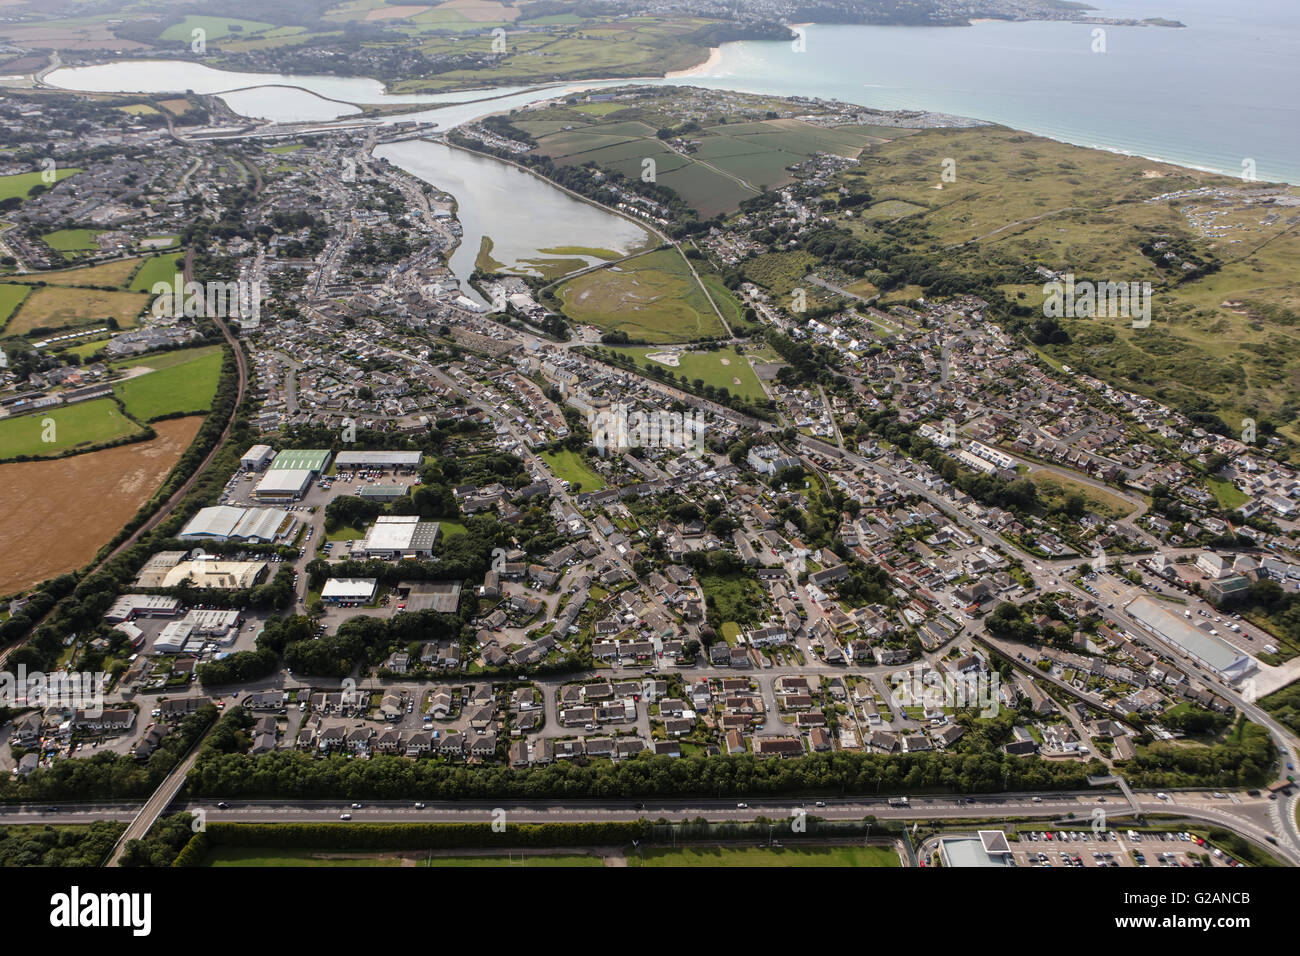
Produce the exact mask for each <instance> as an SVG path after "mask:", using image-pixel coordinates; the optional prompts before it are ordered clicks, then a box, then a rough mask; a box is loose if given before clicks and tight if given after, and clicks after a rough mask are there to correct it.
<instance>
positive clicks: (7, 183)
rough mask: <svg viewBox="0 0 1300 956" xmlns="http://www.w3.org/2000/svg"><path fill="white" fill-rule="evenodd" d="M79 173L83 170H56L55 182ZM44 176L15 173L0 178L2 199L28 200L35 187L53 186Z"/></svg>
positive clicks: (40, 174)
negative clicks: (29, 193) (28, 194)
mask: <svg viewBox="0 0 1300 956" xmlns="http://www.w3.org/2000/svg"><path fill="white" fill-rule="evenodd" d="M79 172H81V170H80V169H77V168H76V167H74V166H69V167H68V168H67V169H56V170H55V171H54V182H56V183H57V182H59V181H61V180H64V179H67V178H68V177H69V176H75V175H76V174H77V173H79ZM44 175H45V174H44V173H43V172H42V173H13V174H11V175H9V176H0V199H11V198H13V197H15V196H16V197H18V198H20V199H26V198H27V193H28V192H29V191H30V190H31V188H32V187H33V186H48V185H51V184H50V183H46V182H45V180H44V179H42V178H41V177H42V176H44Z"/></svg>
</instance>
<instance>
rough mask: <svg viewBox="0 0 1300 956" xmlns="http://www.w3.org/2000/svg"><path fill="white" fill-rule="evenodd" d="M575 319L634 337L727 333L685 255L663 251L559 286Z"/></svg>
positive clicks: (652, 338)
mask: <svg viewBox="0 0 1300 956" xmlns="http://www.w3.org/2000/svg"><path fill="white" fill-rule="evenodd" d="M556 295H557V296H558V297H559V299H560V301H561V303H563V308H564V313H565V314H566V315H567V316H568V317H569V318H570V319H572V320H573V321H574V322H578V323H580V324H584V325H593V326H595V327H596V328H598V329H601V330H602V331H615V330H620V331H623V332H626V333H627V334H628V337H629V338H631V339H633V340H640V341H645V342H686V341H691V340H693V339H700V338H715V337H720V336H722V335H724V334H726V333H725V330H724V329H723V326H722V322H721V321H720V320H719V319H718V316H717V313H715V312H714V311H713V307H712V306H711V305H709V300H708V298H707V297H706V296H705V295H704V292H703V290H702V289H701V288H700V285H699V283H698V282H696V281H695V279H694V277H693V276H692V275H691V273H690V270H689V269H688V268H687V266H686V263H685V262H684V261H683V259H682V257H681V255H680V253H678V252H677V251H676V250H674V249H660V250H657V251H655V252H648V253H646V254H645V255H642V256H637V257H636V258H634V259H628V260H627V261H626V262H622V263H619V264H618V265H615V266H609V267H608V268H605V269H599V270H597V271H595V272H588V273H586V274H585V275H581V276H578V277H577V278H575V279H571V280H570V281H568V282H566V283H564V284H563V285H561V286H559V288H558V289H557V290H556Z"/></svg>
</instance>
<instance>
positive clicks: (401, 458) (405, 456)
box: [334, 451, 423, 471]
mask: <svg viewBox="0 0 1300 956" xmlns="http://www.w3.org/2000/svg"><path fill="white" fill-rule="evenodd" d="M422 458H423V455H422V454H421V453H420V452H418V451H341V452H339V454H338V457H337V458H335V459H334V463H335V464H336V465H337V466H338V469H339V471H356V470H358V469H365V468H371V469H376V470H380V471H383V470H386V469H388V468H410V469H415V468H419V467H420V460H421V459H422Z"/></svg>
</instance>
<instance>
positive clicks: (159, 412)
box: [113, 345, 222, 421]
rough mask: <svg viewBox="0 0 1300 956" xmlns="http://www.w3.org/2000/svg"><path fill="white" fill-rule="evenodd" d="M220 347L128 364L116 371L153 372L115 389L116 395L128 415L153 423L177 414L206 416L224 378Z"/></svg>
mask: <svg viewBox="0 0 1300 956" xmlns="http://www.w3.org/2000/svg"><path fill="white" fill-rule="evenodd" d="M221 361H222V355H221V347H220V346H218V345H209V346H205V347H203V348H198V349H183V350H181V351H177V352H164V353H163V354H162V355H158V356H154V357H152V358H148V359H144V360H134V361H133V360H127V361H125V362H121V363H117V367H119V368H120V367H139V366H146V367H149V368H151V369H153V371H151V372H147V373H145V374H143V375H138V376H136V377H134V378H130V379H127V380H126V381H124V382H122V383H120V384H118V385H116V386H115V387H114V389H113V391H114V392H115V393H116V395H117V397H118V398H120V399H121V400H122V403H123V405H125V406H126V410H127V413H128V414H129V415H131V416H132V417H133V418H137V419H139V420H140V421H151V420H153V419H155V418H159V417H161V416H163V415H170V414H175V413H176V412H203V413H206V412H207V411H208V409H209V408H210V407H211V405H212V399H213V397H214V396H215V395H216V393H217V383H218V381H219V379H220V377H221Z"/></svg>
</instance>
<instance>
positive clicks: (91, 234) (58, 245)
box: [41, 229, 99, 252]
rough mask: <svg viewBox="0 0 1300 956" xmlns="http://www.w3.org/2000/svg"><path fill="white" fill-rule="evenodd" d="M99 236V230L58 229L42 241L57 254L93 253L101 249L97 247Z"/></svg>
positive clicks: (47, 234)
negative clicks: (96, 238) (97, 237)
mask: <svg viewBox="0 0 1300 956" xmlns="http://www.w3.org/2000/svg"><path fill="white" fill-rule="evenodd" d="M97 235H99V230H97V229H56V230H55V231H54V232H47V233H46V234H45V235H43V236H41V239H42V240H44V242H45V244H46V245H47V246H49V247H50V248H51V249H53V250H54V251H55V252H92V251H94V250H95V249H98V248H99V247H98V246H97V245H95V237H96V236H97Z"/></svg>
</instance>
